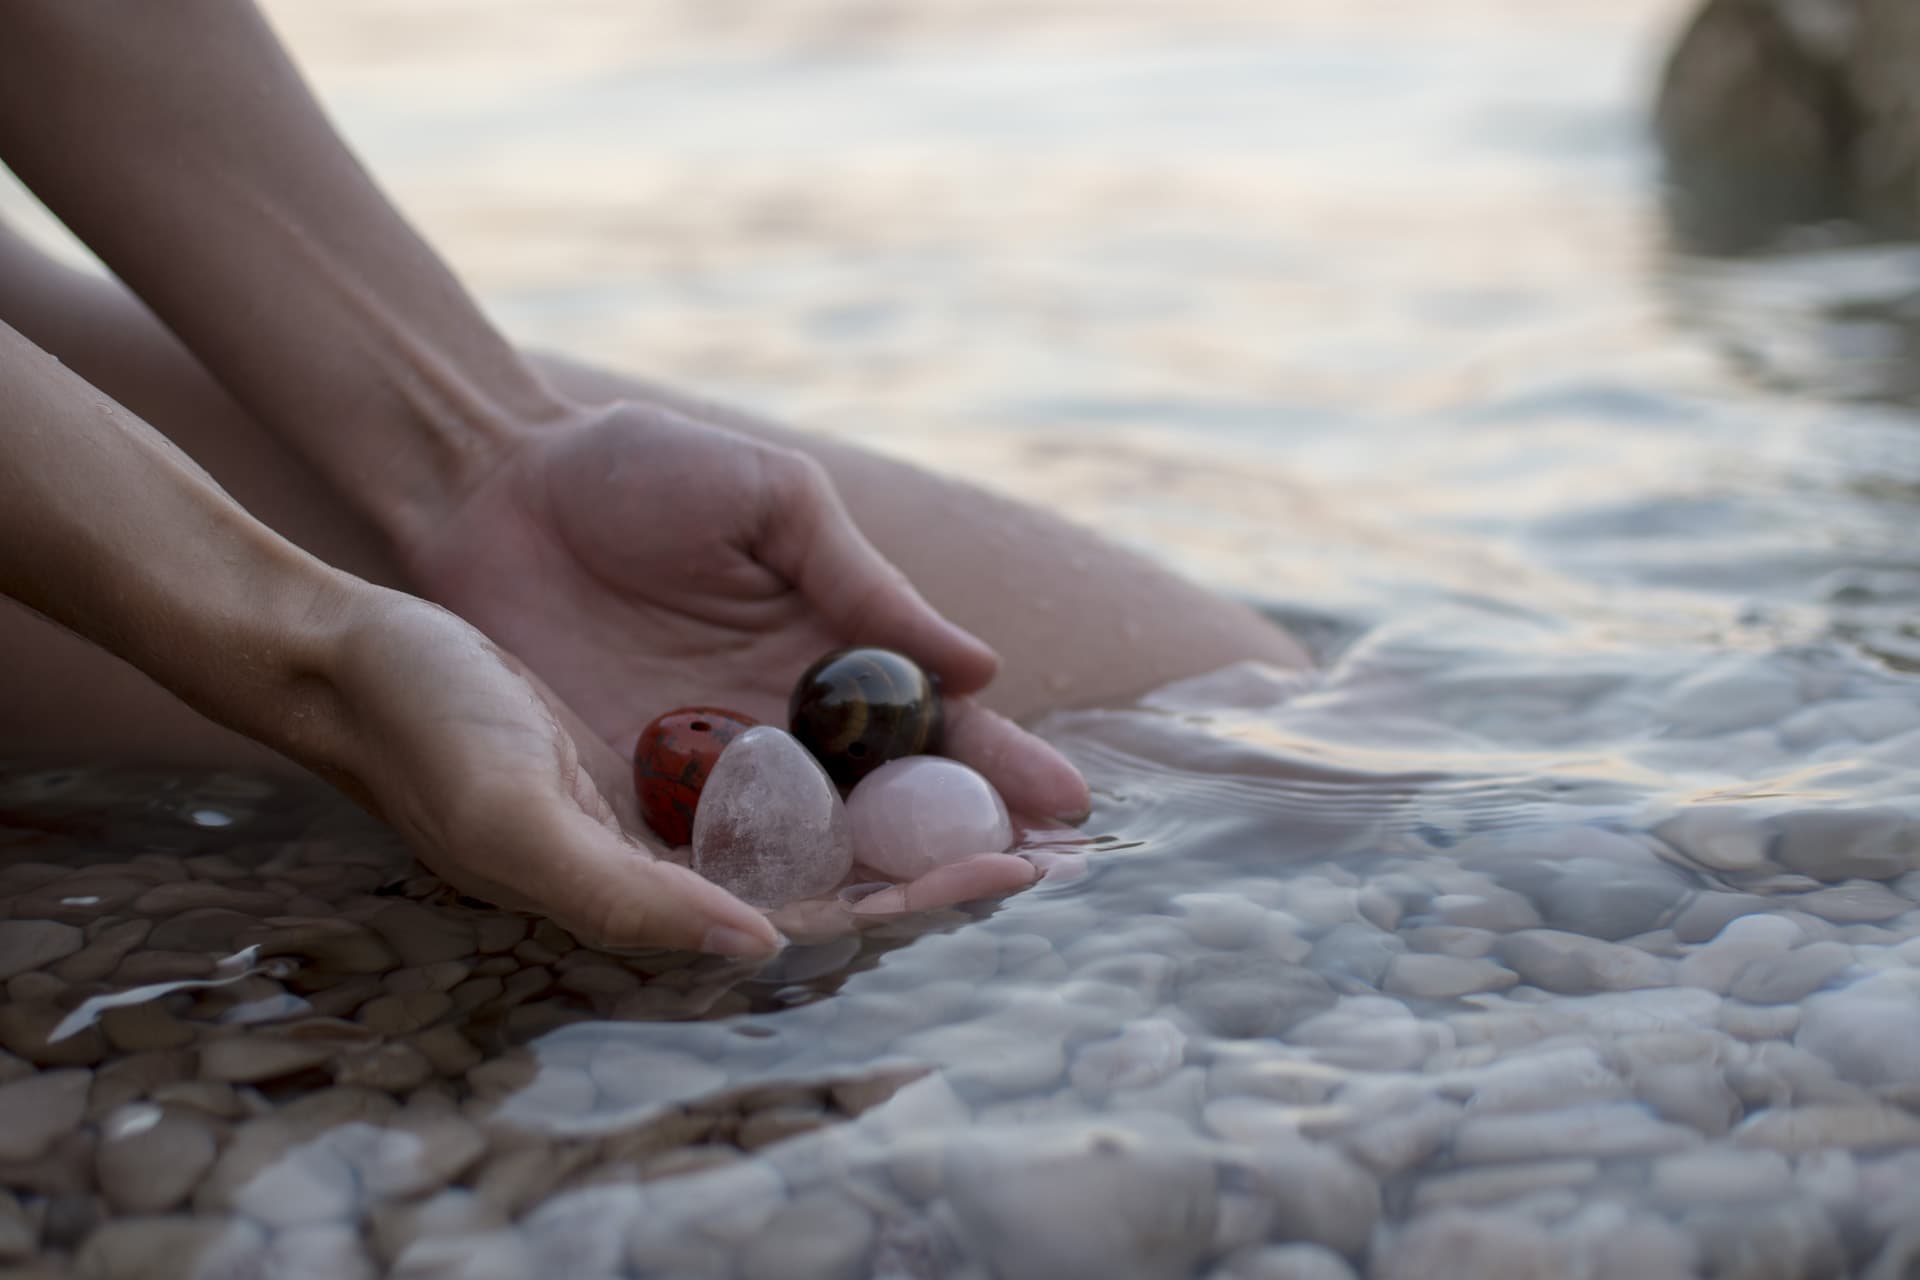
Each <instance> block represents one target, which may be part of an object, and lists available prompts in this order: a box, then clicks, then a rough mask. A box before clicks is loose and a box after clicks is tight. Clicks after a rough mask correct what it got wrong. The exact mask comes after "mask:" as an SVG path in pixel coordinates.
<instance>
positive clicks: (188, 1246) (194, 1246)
mask: <svg viewBox="0 0 1920 1280" xmlns="http://www.w3.org/2000/svg"><path fill="white" fill-rule="evenodd" d="M266 1243H267V1240H266V1234H265V1233H264V1232H263V1231H261V1229H260V1228H259V1227H258V1226H256V1225H254V1224H253V1223H251V1222H248V1221H246V1220H245V1219H243V1218H225V1217H210V1218H189V1217H185V1216H182V1215H175V1214H169V1215H166V1216H164V1217H134V1218H115V1219H114V1220H113V1221H111V1222H108V1223H106V1224H105V1225H103V1226H101V1227H100V1228H99V1229H98V1230H97V1231H95V1232H94V1233H93V1234H92V1235H90V1236H88V1237H87V1240H86V1243H85V1244H83V1245H81V1246H80V1251H79V1253H78V1254H77V1255H76V1256H75V1258H74V1272H75V1274H76V1275H77V1276H79V1277H82V1280H199V1278H200V1277H203V1276H247V1275H264V1274H267V1273H266V1272H265V1271H263V1270H262V1263H263V1256H262V1255H263V1254H264V1252H265V1250H266Z"/></svg>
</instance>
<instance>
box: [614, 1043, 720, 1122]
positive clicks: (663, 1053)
mask: <svg viewBox="0 0 1920 1280" xmlns="http://www.w3.org/2000/svg"><path fill="white" fill-rule="evenodd" d="M587 1074H588V1076H589V1077H590V1078H591V1079H592V1080H593V1083H594V1085H595V1086H596V1087H598V1089H599V1090H600V1093H601V1095H602V1096H604V1097H605V1098H606V1099H607V1100H608V1101H609V1102H611V1103H612V1104H613V1105H615V1106H619V1107H632V1106H640V1105H647V1106H667V1105H670V1104H673V1103H679V1102H687V1101H691V1100H692V1099H695V1098H699V1097H702V1096H704V1095H706V1094H709V1093H713V1092H715V1091H717V1090H719V1089H721V1088H724V1087H725V1085H726V1083H727V1073H726V1071H725V1070H723V1069H722V1068H720V1067H718V1066H715V1065H714V1064H712V1063H710V1062H705V1061H702V1060H701V1059H699V1058H696V1057H694V1056H693V1055H692V1054H686V1053H677V1052H675V1051H673V1050H671V1049H655V1048H649V1047H646V1046H643V1045H638V1044H632V1043H628V1042H623V1041H620V1040H613V1039H610V1040H608V1041H607V1042H606V1043H604V1044H602V1045H600V1046H599V1047H598V1048H597V1049H595V1051H594V1054H593V1058H592V1060H591V1061H590V1062H589V1063H588V1064H587Z"/></svg>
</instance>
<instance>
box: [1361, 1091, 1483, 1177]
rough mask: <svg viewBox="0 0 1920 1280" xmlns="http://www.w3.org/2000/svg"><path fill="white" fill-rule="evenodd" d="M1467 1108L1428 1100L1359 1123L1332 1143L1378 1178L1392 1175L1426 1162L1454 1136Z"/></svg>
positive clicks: (1437, 1100) (1438, 1100)
mask: <svg viewBox="0 0 1920 1280" xmlns="http://www.w3.org/2000/svg"><path fill="white" fill-rule="evenodd" d="M1463 1114H1465V1109H1464V1108H1462V1107H1461V1106H1460V1105H1459V1104H1457V1103H1452V1102H1444V1101H1442V1100H1440V1099H1438V1098H1434V1099H1429V1100H1428V1101H1426V1102H1423V1103H1420V1104H1419V1105H1417V1106H1415V1107H1413V1108H1412V1109H1410V1110H1408V1111H1405V1112H1403V1113H1401V1114H1399V1115H1392V1116H1386V1117H1383V1118H1380V1119H1376V1120H1372V1121H1368V1122H1365V1123H1361V1124H1356V1125H1355V1126H1353V1127H1352V1128H1350V1129H1346V1130H1343V1131H1341V1132H1339V1133H1337V1134H1335V1135H1333V1139H1332V1140H1333V1142H1334V1144H1335V1145H1336V1146H1338V1147H1339V1148H1340V1149H1341V1150H1342V1151H1344V1152H1346V1153H1347V1155H1348V1157H1349V1158H1350V1159H1352V1160H1353V1161H1354V1162H1355V1163H1357V1164H1358V1165H1359V1166H1360V1167H1361V1168H1363V1169H1366V1170H1367V1171H1369V1172H1370V1173H1372V1174H1373V1175H1374V1176H1375V1177H1377V1178H1381V1179H1383V1180H1384V1179H1387V1178H1391V1177H1393V1176H1394V1175H1396V1174H1400V1173H1404V1172H1406V1171H1407V1170H1409V1169H1412V1168H1414V1167H1415V1166H1417V1165H1421V1164H1424V1163H1425V1162H1426V1161H1427V1160H1428V1159H1429V1158H1431V1157H1432V1156H1433V1155H1434V1154H1435V1153H1436V1152H1438V1151H1439V1150H1440V1149H1441V1148H1442V1147H1444V1146H1445V1145H1446V1144H1447V1143H1448V1142H1450V1141H1451V1140H1452V1138H1453V1131H1454V1129H1455V1128H1457V1127H1458V1126H1459V1124H1460V1117H1461V1116H1462V1115H1463Z"/></svg>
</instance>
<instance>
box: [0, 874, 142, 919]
mask: <svg viewBox="0 0 1920 1280" xmlns="http://www.w3.org/2000/svg"><path fill="white" fill-rule="evenodd" d="M62 871H63V874H62V875H60V876H59V877H57V878H56V879H53V880H51V881H48V882H47V883H45V884H42V885H40V886H38V887H37V888H34V889H30V890H28V891H27V892H25V893H22V894H20V895H18V896H17V897H15V898H13V900H12V901H13V915H14V918H15V919H16V920H27V919H46V920H62V921H65V922H67V923H69V924H86V923H87V922H89V921H92V920H98V919H100V918H102V917H103V916H109V915H113V914H115V913H117V912H119V911H120V910H121V909H122V908H124V907H125V906H126V905H127V904H128V903H130V902H132V901H133V900H134V898H136V897H138V896H139V895H140V894H142V893H145V892H146V891H147V888H148V887H149V882H148V881H147V880H145V879H141V878H138V877H134V876H121V875H113V874H110V873H105V872H101V871H99V870H96V869H92V868H89V869H88V870H85V871H78V872H76V871H73V870H72V869H71V868H63V869H62Z"/></svg>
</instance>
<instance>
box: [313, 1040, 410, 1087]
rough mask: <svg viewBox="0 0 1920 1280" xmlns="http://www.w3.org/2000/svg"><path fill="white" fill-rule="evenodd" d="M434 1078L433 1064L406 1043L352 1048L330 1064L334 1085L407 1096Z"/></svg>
mask: <svg viewBox="0 0 1920 1280" xmlns="http://www.w3.org/2000/svg"><path fill="white" fill-rule="evenodd" d="M433 1076H434V1065H433V1063H431V1062H429V1061H428V1060H427V1057H426V1055H425V1054H423V1053H421V1052H420V1051H419V1050H418V1049H416V1048H414V1047H413V1046H412V1045H408V1044H377V1045H368V1046H366V1047H365V1048H362V1049H352V1050H349V1051H347V1052H346V1053H344V1054H342V1055H341V1056H340V1057H339V1058H338V1059H337V1060H336V1061H335V1062H334V1064H333V1078H334V1081H335V1082H336V1083H339V1084H344V1085H357V1086H359V1087H362V1088H367V1089H381V1090H384V1091H385V1092H387V1093H410V1092H412V1091H413V1090H414V1089H417V1088H419V1087H420V1086H421V1085H423V1084H425V1083H426V1082H427V1081H429V1080H431V1079H432V1078H433Z"/></svg>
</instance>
